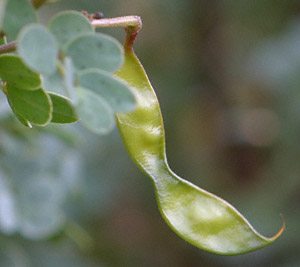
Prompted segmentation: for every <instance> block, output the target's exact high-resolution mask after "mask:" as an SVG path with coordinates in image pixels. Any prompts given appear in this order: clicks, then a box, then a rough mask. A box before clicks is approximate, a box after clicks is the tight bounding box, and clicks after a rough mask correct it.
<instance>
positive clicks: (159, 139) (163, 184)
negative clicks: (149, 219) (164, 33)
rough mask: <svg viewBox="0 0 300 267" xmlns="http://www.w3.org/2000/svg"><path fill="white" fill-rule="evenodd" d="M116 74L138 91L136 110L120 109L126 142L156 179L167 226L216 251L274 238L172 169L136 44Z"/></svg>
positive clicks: (244, 248) (252, 246)
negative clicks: (127, 111)
mask: <svg viewBox="0 0 300 267" xmlns="http://www.w3.org/2000/svg"><path fill="white" fill-rule="evenodd" d="M116 74H117V76H119V77H120V78H122V79H124V80H125V81H126V82H127V83H128V84H129V85H130V86H131V87H132V89H133V90H134V93H135V95H136V98H137V105H138V107H137V109H136V110H135V111H133V112H131V113H127V114H124V113H123V114H117V115H116V118H117V124H118V128H119V130H120V133H121V136H122V139H123V142H124V143H125V146H126V148H127V150H128V152H129V154H130V156H131V158H132V160H133V161H134V162H135V163H136V165H137V166H138V167H139V168H140V169H141V170H142V171H143V172H145V173H146V174H147V175H148V176H149V177H150V178H151V179H152V181H153V184H154V187H155V191H156V196H157V202H158V205H159V208H160V211H161V214H162V216H163V217H164V219H165V221H166V222H167V223H168V224H169V226H170V227H171V228H172V229H173V230H174V231H175V232H176V233H177V234H178V235H179V236H181V237H182V238H183V239H185V240H186V241H188V242H189V243H191V244H193V245H194V246H196V247H198V248H200V249H203V250H206V251H209V252H212V253H217V254H223V255H237V254H242V253H247V252H250V251H253V250H256V249H259V248H262V247H265V246H267V245H269V244H270V243H272V242H273V241H274V240H276V239H277V237H279V236H280V234H281V233H282V231H283V230H284V224H283V226H282V228H281V230H280V231H279V232H278V233H277V234H276V235H275V236H273V237H272V238H266V237H264V236H262V235H260V234H259V233H258V232H256V231H255V229H254V228H253V227H252V226H251V225H250V224H249V222H248V221H247V220H246V219H245V218H244V217H243V216H242V215H241V214H240V213H239V212H238V211H237V210H236V209H235V208H234V207H233V206H231V205H230V204H229V203H227V202H226V201H224V200H223V199H221V198H219V197H217V196H215V195H213V194H211V193H209V192H207V191H205V190H203V189H201V188H199V187H197V186H195V185H193V184H191V183H190V182H188V181H185V180H184V179H182V178H180V177H178V176H177V175H176V174H174V173H173V172H172V171H171V170H170V168H169V166H168V164H167V159H166V153H165V134H164V126H163V121H162V116H161V111H160V107H159V103H158V100H157V98H156V95H155V92H154V90H153V88H152V86H151V84H150V82H149V80H148V77H147V75H146V73H145V71H144V69H143V67H142V65H141V63H140V62H139V60H138V58H137V57H136V55H135V54H134V52H133V50H132V48H130V47H128V46H127V47H126V46H125V64H124V65H123V67H122V68H121V70H120V71H118V72H117V73H116Z"/></svg>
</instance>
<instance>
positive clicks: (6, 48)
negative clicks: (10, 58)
mask: <svg viewBox="0 0 300 267" xmlns="http://www.w3.org/2000/svg"><path fill="white" fill-rule="evenodd" d="M15 50H16V41H13V42H10V43H8V44H4V45H0V54H4V53H9V52H12V51H15Z"/></svg>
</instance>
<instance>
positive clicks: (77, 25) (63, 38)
mask: <svg viewBox="0 0 300 267" xmlns="http://www.w3.org/2000/svg"><path fill="white" fill-rule="evenodd" d="M48 28H49V30H50V32H52V33H53V35H54V36H55V37H56V40H57V41H58V44H59V46H60V47H63V45H64V44H66V42H68V41H70V40H71V39H73V38H74V37H76V36H78V35H79V34H81V33H86V32H94V29H93V27H92V25H91V23H90V21H89V20H88V18H87V17H86V16H84V15H83V14H81V13H80V12H77V11H71V10H70V11H63V12H60V13H58V14H57V15H56V16H54V17H53V18H52V19H51V20H50V22H49V25H48Z"/></svg>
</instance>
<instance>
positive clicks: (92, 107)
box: [76, 88, 115, 134]
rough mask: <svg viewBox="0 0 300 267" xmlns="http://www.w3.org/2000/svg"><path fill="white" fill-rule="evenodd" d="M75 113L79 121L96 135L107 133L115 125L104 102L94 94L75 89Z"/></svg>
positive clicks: (109, 109) (85, 90) (110, 110)
mask: <svg viewBox="0 0 300 267" xmlns="http://www.w3.org/2000/svg"><path fill="white" fill-rule="evenodd" d="M76 95H77V105H76V112H77V115H78V117H79V119H80V121H81V122H82V123H83V124H84V125H85V126H86V127H87V128H88V129H89V130H91V131H92V132H94V133H96V134H107V133H109V132H110V131H111V130H112V129H113V127H114V124H115V120H114V114H113V111H112V109H111V108H110V106H109V105H108V104H107V103H106V101H105V100H104V99H103V98H102V97H101V96H99V95H97V94H96V93H94V92H92V91H90V90H88V89H85V88H76Z"/></svg>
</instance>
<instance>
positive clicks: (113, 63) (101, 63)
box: [64, 33, 124, 72]
mask: <svg viewBox="0 0 300 267" xmlns="http://www.w3.org/2000/svg"><path fill="white" fill-rule="evenodd" d="M64 51H65V54H66V55H67V56H69V57H71V58H72V60H73V63H74V66H75V67H76V69H78V70H84V69H89V68H97V69H102V70H106V71H109V72H114V71H116V70H118V69H119V68H120V67H121V66H122V64H123V62H124V52H123V48H122V46H121V45H120V44H119V42H118V41H117V40H115V39H114V38H112V37H110V36H107V35H105V34H100V33H85V34H82V35H80V36H79V37H77V38H75V39H73V40H72V41H70V42H69V43H68V44H67V45H66V46H65V47H64Z"/></svg>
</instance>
